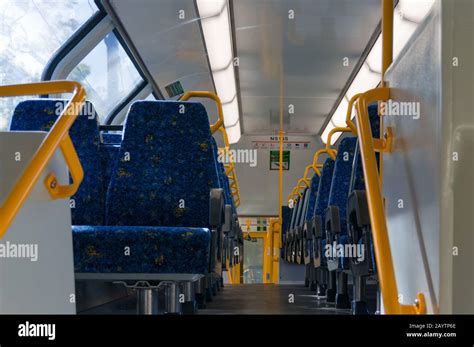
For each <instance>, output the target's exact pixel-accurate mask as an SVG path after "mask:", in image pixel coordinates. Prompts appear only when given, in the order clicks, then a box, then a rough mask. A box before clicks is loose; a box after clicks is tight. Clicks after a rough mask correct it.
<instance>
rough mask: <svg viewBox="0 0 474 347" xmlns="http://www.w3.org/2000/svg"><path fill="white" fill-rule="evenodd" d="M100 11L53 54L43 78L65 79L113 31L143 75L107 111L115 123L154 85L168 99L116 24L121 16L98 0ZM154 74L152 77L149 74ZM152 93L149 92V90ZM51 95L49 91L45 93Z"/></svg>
mask: <svg viewBox="0 0 474 347" xmlns="http://www.w3.org/2000/svg"><path fill="white" fill-rule="evenodd" d="M95 3H96V5H97V7H98V9H99V10H98V11H97V12H95V13H94V15H92V16H91V17H90V18H89V19H88V20H87V21H86V22H85V23H84V24H83V25H81V26H80V27H79V28H78V29H77V30H76V31H75V32H74V34H73V35H72V36H71V37H70V38H69V39H67V40H66V42H65V43H64V44H63V45H62V46H60V47H59V48H58V49H57V50H56V52H55V53H54V54H53V56H52V57H51V59H50V60H49V61H48V63H47V64H46V66H45V68H44V70H43V73H42V76H41V80H42V81H51V80H58V79H65V78H67V76H68V75H69V74H70V73H71V71H73V70H74V68H75V67H76V66H77V65H78V64H79V63H80V62H81V61H82V60H83V59H84V58H85V57H86V56H87V55H88V54H89V53H90V52H92V50H94V48H95V47H96V46H97V45H98V44H99V43H100V42H102V41H103V40H104V38H105V37H106V36H107V35H108V34H110V33H113V34H114V35H115V37H116V38H117V41H118V42H119V44H120V46H121V47H122V48H123V50H124V51H125V53H126V54H127V56H128V58H129V59H130V61H131V62H132V64H133V66H134V67H135V69H136V71H137V72H138V74H139V75H140V77H141V78H142V82H140V83H139V84H138V85H137V86H136V87H135V88H133V89H132V90H130V92H129V93H128V94H127V95H125V97H124V98H123V99H121V101H120V102H119V103H118V105H117V106H116V107H114V108H113V109H112V110H111V111H109V113H108V114H107V115H104V117H103V122H104V124H106V125H109V124H112V122H113V121H114V119H116V118H117V117H118V116H119V115H121V114H122V113H123V112H124V109H125V108H126V107H127V106H128V105H130V104H131V103H132V102H133V101H135V100H136V99H137V98H138V97H141V96H142V94H143V91H144V90H146V89H148V88H147V87H149V88H151V92H152V93H153V95H154V96H155V98H156V99H157V100H160V99H164V97H163V95H162V93H161V91H160V90H159V87H158V86H157V85H156V84H155V81H154V80H152V78H151V75H150V73H149V72H148V71H147V70H146V68H142V67H143V66H144V64H143V63H141V61H139V60H138V59H137V58H136V55H135V54H133V48H131V47H129V45H127V42H126V40H125V38H124V37H123V35H122V34H121V32H120V30H119V29H118V28H117V26H116V24H115V23H116V22H117V21H118V19H114V18H112V17H111V16H110V15H109V14H108V13H107V10H106V8H105V7H104V5H103V4H102V2H101V1H100V0H95ZM149 76H150V77H149ZM147 95H148V94H147ZM42 97H44V98H48V97H49V95H42Z"/></svg>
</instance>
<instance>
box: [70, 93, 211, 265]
mask: <svg viewBox="0 0 474 347" xmlns="http://www.w3.org/2000/svg"><path fill="white" fill-rule="evenodd" d="M182 104H184V105H185V112H184V113H180V112H179V111H180V105H182ZM125 153H127V154H129V155H128V158H127V156H125ZM118 158H119V159H118V160H117V164H116V166H115V169H114V170H113V173H112V176H111V179H110V184H109V189H108V193H107V203H106V223H107V227H101V228H77V227H76V228H74V229H73V231H74V242H75V246H74V247H75V250H76V252H75V253H76V254H77V257H76V258H75V259H76V263H75V266H76V271H78V272H108V271H120V270H122V271H123V272H141V273H146V272H150V271H152V272H154V273H207V272H209V271H210V264H211V259H210V258H211V254H210V252H211V251H210V240H211V235H210V231H209V228H210V225H209V208H210V204H209V193H210V190H211V189H213V188H218V187H219V180H218V175H217V170H216V161H215V159H216V158H215V156H214V154H213V151H212V147H211V134H210V129H209V120H208V116H207V113H206V111H205V109H204V107H203V106H202V105H201V104H199V103H194V102H175V101H139V102H135V103H134V104H133V105H132V106H131V108H130V111H129V113H128V115H127V120H126V126H125V130H124V136H123V141H122V144H121V146H120V149H119V154H118ZM102 232H106V233H107V237H104V238H97V236H98V235H102ZM127 243H131V244H132V245H134V246H135V247H136V248H137V249H139V252H140V253H138V254H137V255H136V256H137V258H136V261H135V262H133V261H132V263H134V264H135V265H129V266H128V265H126V263H127V262H128V261H130V260H129V259H128V258H127V259H123V258H124V255H123V246H122V245H124V244H127ZM129 246H130V245H129ZM168 248H170V250H171V251H167V249H168ZM91 249H92V250H98V249H101V250H102V252H100V251H98V253H99V254H100V255H101V256H97V254H96V253H95V252H94V251H91V252H88V251H87V250H91ZM104 250H107V251H106V252H104ZM139 260H140V261H139ZM111 264H120V266H115V265H111ZM141 265H143V266H141Z"/></svg>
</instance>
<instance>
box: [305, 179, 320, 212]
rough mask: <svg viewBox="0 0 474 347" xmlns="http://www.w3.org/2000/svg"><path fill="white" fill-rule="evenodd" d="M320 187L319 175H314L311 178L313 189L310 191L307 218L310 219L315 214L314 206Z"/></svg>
mask: <svg viewBox="0 0 474 347" xmlns="http://www.w3.org/2000/svg"><path fill="white" fill-rule="evenodd" d="M318 188H319V176H318V175H314V176H313V178H312V179H311V189H310V192H309V194H310V195H309V200H308V209H307V210H306V218H305V219H306V220H307V221H310V220H311V219H312V218H313V215H314V206H315V204H316V196H317V195H318Z"/></svg>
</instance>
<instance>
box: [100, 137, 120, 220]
mask: <svg viewBox="0 0 474 347" xmlns="http://www.w3.org/2000/svg"><path fill="white" fill-rule="evenodd" d="M119 150H120V146H117V145H108V144H102V145H100V157H101V160H102V171H103V182H104V192H105V193H106V194H107V190H108V188H109V184H110V178H111V177H112V173H113V172H114V170H115V166H116V165H117V160H118V155H119ZM104 213H105V206H104Z"/></svg>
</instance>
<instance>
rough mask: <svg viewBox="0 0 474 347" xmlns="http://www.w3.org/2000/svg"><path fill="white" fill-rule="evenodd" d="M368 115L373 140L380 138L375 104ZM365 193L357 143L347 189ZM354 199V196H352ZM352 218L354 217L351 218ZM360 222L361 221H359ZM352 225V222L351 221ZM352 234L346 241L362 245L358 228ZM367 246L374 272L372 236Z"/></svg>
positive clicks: (371, 106)
mask: <svg viewBox="0 0 474 347" xmlns="http://www.w3.org/2000/svg"><path fill="white" fill-rule="evenodd" d="M368 114H369V120H370V126H371V131H372V136H373V137H374V138H378V137H379V136H380V117H379V115H378V107H377V104H373V105H370V106H369V107H368ZM376 160H377V162H378V161H379V154H378V153H376ZM356 191H357V192H365V180H364V171H363V167H362V158H361V154H360V148H359V144H358V143H357V145H356V149H355V157H354V163H353V169H352V177H351V182H350V187H349V194H352V193H354V192H356ZM354 198H355V196H354ZM350 212H351V211H347V222H350V219H349V213H350ZM353 218H354V217H353ZM365 219H366V221H365V223H363V224H370V222H369V221H368V216H366V218H365ZM359 222H361V221H359ZM352 223H354V221H352ZM352 228H353V232H352V233H353V234H354V235H352V236H351V235H349V237H348V240H349V242H352V243H357V244H359V245H363V244H364V235H363V233H362V230H361V229H360V228H358V227H357V226H353V227H352ZM367 238H368V241H369V245H368V247H367V250H368V253H369V254H370V260H371V262H372V264H371V265H370V267H371V268H372V270H373V271H376V266H375V255H374V251H373V249H374V247H373V242H372V235H370V234H369V235H368V236H367Z"/></svg>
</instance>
